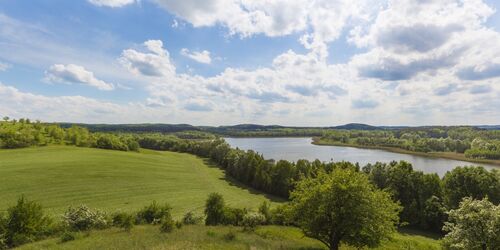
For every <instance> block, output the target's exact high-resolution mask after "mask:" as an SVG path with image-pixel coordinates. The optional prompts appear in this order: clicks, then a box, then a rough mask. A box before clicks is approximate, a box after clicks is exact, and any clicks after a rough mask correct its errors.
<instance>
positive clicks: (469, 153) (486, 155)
mask: <svg viewBox="0 0 500 250" xmlns="http://www.w3.org/2000/svg"><path fill="white" fill-rule="evenodd" d="M319 143H325V144H328V143H333V144H335V143H338V144H348V145H360V146H382V147H393V148H400V149H404V150H408V151H415V152H455V153H465V157H468V158H473V159H494V160H498V159H500V131H499V130H484V129H478V128H474V127H422V128H405V129H396V130H371V131H368V130H328V131H325V132H324V134H323V135H322V136H321V137H320V138H319Z"/></svg>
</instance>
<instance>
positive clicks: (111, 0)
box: [87, 0, 135, 8]
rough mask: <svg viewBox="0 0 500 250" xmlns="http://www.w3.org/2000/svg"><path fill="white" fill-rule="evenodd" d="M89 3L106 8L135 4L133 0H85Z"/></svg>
mask: <svg viewBox="0 0 500 250" xmlns="http://www.w3.org/2000/svg"><path fill="white" fill-rule="evenodd" d="M87 1H88V2H89V3H91V4H93V5H97V6H106V7H112V8H117V7H123V6H125V5H129V4H132V3H134V2H135V0H87Z"/></svg>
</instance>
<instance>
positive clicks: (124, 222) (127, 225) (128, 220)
mask: <svg viewBox="0 0 500 250" xmlns="http://www.w3.org/2000/svg"><path fill="white" fill-rule="evenodd" d="M113 225H114V226H116V227H120V228H122V229H124V230H125V231H130V229H132V227H133V226H134V217H133V216H132V215H130V214H127V213H116V214H114V215H113Z"/></svg>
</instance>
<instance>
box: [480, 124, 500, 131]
mask: <svg viewBox="0 0 500 250" xmlns="http://www.w3.org/2000/svg"><path fill="white" fill-rule="evenodd" d="M474 127H476V128H480V129H487V130H500V125H477V126H474Z"/></svg>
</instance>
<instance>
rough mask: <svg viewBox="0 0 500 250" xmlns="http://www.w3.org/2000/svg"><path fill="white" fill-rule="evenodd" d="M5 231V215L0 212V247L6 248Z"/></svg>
mask: <svg viewBox="0 0 500 250" xmlns="http://www.w3.org/2000/svg"><path fill="white" fill-rule="evenodd" d="M6 232H7V219H5V215H4V214H3V213H0V249H6V248H7V239H6V238H5V236H6V235H5V234H6Z"/></svg>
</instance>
